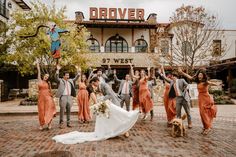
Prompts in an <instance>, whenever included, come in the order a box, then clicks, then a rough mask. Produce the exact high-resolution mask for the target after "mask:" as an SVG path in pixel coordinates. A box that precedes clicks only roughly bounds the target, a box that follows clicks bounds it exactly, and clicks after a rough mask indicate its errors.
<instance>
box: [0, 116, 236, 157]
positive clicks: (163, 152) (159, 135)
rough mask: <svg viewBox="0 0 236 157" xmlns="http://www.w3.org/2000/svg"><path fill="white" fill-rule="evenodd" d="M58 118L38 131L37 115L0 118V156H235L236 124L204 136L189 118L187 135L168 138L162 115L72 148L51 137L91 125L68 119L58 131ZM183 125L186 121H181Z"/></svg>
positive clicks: (228, 123) (197, 122) (223, 122)
mask: <svg viewBox="0 0 236 157" xmlns="http://www.w3.org/2000/svg"><path fill="white" fill-rule="evenodd" d="M58 118H59V117H56V119H55V120H54V124H53V129H52V130H49V131H48V130H45V131H39V130H38V129H37V127H38V119H37V116H1V117H0V156H1V157H10V156H11V157H28V156H34V155H35V154H40V153H44V152H50V151H55V152H56V151H67V152H71V153H73V154H74V155H75V156H78V157H159V156H161V157H163V156H168V157H171V156H176V157H177V156H178V157H181V156H182V157H190V156H191V157H195V156H201V157H203V156H211V157H218V156H219V157H233V156H236V123H235V122H234V121H227V120H223V119H221V120H217V121H216V122H215V123H214V131H212V132H211V134H209V135H207V136H203V135H201V134H200V132H201V122H200V120H199V118H195V119H193V124H194V125H193V129H191V130H187V131H188V132H187V136H186V137H183V138H172V137H171V136H170V131H171V130H170V128H167V127H166V121H165V117H164V115H161V114H159V115H156V116H155V119H154V121H153V122H150V121H149V120H147V121H145V122H143V121H141V120H138V122H137V123H136V124H135V126H134V127H133V128H132V129H131V130H130V135H131V136H130V137H129V138H125V137H124V136H119V137H116V138H113V139H109V140H106V141H100V142H88V143H83V144H75V145H63V144H60V143H55V142H54V141H53V140H52V139H51V138H52V137H53V136H55V135H58V134H62V133H67V132H70V131H74V130H79V131H93V128H94V122H91V123H89V124H79V123H78V122H77V116H76V115H73V116H72V124H73V125H74V127H73V128H66V129H64V130H61V129H59V128H58V125H57V123H58ZM185 123H186V121H185Z"/></svg>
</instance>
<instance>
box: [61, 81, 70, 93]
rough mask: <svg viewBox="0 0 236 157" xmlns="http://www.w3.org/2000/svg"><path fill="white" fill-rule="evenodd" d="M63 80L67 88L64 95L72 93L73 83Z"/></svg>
mask: <svg viewBox="0 0 236 157" xmlns="http://www.w3.org/2000/svg"><path fill="white" fill-rule="evenodd" d="M63 82H64V83H65V89H64V92H63V94H62V95H69V96H70V95H71V84H70V82H69V81H66V80H63Z"/></svg>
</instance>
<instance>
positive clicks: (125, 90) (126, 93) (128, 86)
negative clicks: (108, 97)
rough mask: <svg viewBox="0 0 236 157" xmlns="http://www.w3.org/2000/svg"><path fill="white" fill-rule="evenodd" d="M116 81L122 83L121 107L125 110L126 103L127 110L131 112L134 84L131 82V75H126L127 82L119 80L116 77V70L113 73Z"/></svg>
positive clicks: (120, 88)
mask: <svg viewBox="0 0 236 157" xmlns="http://www.w3.org/2000/svg"><path fill="white" fill-rule="evenodd" d="M113 73H114V80H115V81H117V82H119V83H120V87H119V90H118V96H119V97H120V98H121V102H120V106H121V108H123V106H124V103H125V105H126V110H127V111H129V110H130V98H132V82H131V81H130V75H129V74H126V76H125V80H119V79H118V78H117V76H116V70H114V71H113Z"/></svg>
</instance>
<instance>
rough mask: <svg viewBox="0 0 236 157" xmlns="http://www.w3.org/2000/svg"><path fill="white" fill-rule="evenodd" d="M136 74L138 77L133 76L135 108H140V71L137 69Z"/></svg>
mask: <svg viewBox="0 0 236 157" xmlns="http://www.w3.org/2000/svg"><path fill="white" fill-rule="evenodd" d="M134 75H135V76H136V77H135V78H133V77H132V80H133V84H132V92H133V97H132V99H133V110H135V109H137V108H139V78H140V75H139V71H138V70H136V71H135V74H134Z"/></svg>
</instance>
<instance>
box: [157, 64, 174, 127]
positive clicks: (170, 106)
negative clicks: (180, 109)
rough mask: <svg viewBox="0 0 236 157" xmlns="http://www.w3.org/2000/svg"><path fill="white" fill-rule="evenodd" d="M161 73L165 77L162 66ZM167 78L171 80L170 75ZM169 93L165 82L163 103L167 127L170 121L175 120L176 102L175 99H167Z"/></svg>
mask: <svg viewBox="0 0 236 157" xmlns="http://www.w3.org/2000/svg"><path fill="white" fill-rule="evenodd" d="M161 68H162V72H163V75H164V76H165V75H166V74H165V70H164V67H163V66H162V67H161ZM167 78H169V79H171V78H172V75H171V74H170V73H169V74H168V75H167ZM169 91H170V84H169V83H168V82H166V81H165V90H164V96H163V102H164V106H165V110H166V116H167V126H168V127H170V126H171V121H172V120H173V119H174V118H175V116H176V101H175V98H170V97H169Z"/></svg>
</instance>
